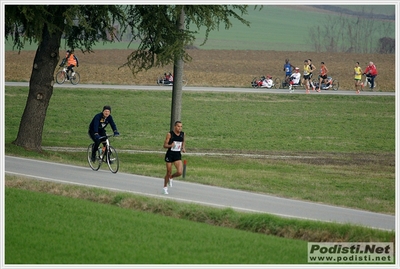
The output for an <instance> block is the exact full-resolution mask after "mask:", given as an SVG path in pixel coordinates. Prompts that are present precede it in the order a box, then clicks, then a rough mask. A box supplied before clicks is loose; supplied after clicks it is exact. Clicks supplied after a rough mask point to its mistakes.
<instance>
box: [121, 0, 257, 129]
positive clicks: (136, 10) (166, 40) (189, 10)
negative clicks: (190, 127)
mask: <svg viewBox="0 0 400 269" xmlns="http://www.w3.org/2000/svg"><path fill="white" fill-rule="evenodd" d="M247 7H248V6H247V5H184V6H181V5H160V6H158V5H155V6H140V5H135V6H129V7H128V11H127V13H128V16H129V19H128V23H129V27H130V28H131V29H136V31H132V35H133V38H132V40H141V41H142V42H141V44H140V46H139V48H138V50H136V51H134V52H132V53H131V54H130V55H129V56H128V61H127V63H125V65H124V66H128V67H129V68H130V69H131V71H132V73H134V74H135V73H137V72H140V71H142V70H148V69H150V68H152V67H160V66H164V65H168V64H174V85H173V89H172V104H171V121H170V128H171V129H173V125H174V122H175V121H176V120H181V118H180V117H181V106H182V78H183V67H184V62H187V61H190V60H191V57H190V55H189V53H188V52H187V51H186V50H185V48H186V46H187V45H190V44H192V43H193V41H194V40H195V34H196V33H197V32H196V31H192V30H191V29H190V27H191V26H193V25H195V26H196V28H197V30H200V29H201V28H202V27H204V28H205V31H206V33H205V38H204V42H203V43H202V44H201V45H203V44H205V43H206V42H207V40H208V35H209V33H210V32H211V31H214V30H218V29H219V27H220V25H221V24H223V25H224V27H225V29H229V28H231V27H232V22H231V20H232V19H236V20H238V21H240V22H241V23H243V24H245V25H247V26H249V25H250V23H249V22H248V21H247V20H245V19H243V15H244V14H247ZM255 8H256V7H255Z"/></svg>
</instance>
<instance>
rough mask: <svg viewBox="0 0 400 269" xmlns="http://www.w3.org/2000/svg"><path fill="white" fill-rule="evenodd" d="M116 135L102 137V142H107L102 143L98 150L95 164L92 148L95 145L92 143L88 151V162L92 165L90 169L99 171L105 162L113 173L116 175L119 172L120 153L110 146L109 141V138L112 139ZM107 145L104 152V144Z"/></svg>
mask: <svg viewBox="0 0 400 269" xmlns="http://www.w3.org/2000/svg"><path fill="white" fill-rule="evenodd" d="M112 136H114V135H106V136H101V137H100V140H102V139H105V141H102V142H101V143H100V145H99V148H98V149H97V150H96V159H95V161H94V162H93V161H92V148H93V146H94V143H91V144H90V145H89V146H88V149H87V160H88V163H89V165H90V167H91V168H92V169H93V170H94V171H97V170H99V169H100V166H101V164H102V163H103V162H106V163H107V165H108V168H109V169H110V171H111V172H113V173H114V174H115V173H117V172H118V169H119V158H118V153H117V151H116V150H115V148H114V147H113V146H111V145H110V141H109V140H108V138H109V137H112ZM104 142H105V143H106V145H105V147H104V151H103V143H104Z"/></svg>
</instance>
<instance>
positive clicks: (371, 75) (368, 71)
mask: <svg viewBox="0 0 400 269" xmlns="http://www.w3.org/2000/svg"><path fill="white" fill-rule="evenodd" d="M364 75H366V76H367V79H368V81H369V82H370V88H371V89H373V88H374V86H375V84H374V81H375V77H376V76H377V75H378V70H377V69H376V66H375V65H374V63H373V62H369V64H368V66H367V67H366V68H365V71H364Z"/></svg>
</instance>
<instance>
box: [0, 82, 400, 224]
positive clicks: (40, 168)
mask: <svg viewBox="0 0 400 269" xmlns="http://www.w3.org/2000/svg"><path fill="white" fill-rule="evenodd" d="M5 86H28V83H27V82H25V83H24V82H5ZM59 87H68V88H70V87H73V88H74V87H75V88H76V87H80V88H88V89H110V88H113V89H121V90H139V89H140V90H166V89H168V88H170V86H157V85H155V86H134V85H92V84H90V85H89V84H80V85H77V86H74V85H72V84H69V83H67V84H63V85H58V84H56V85H55V88H59ZM184 91H219V92H259V93H263V92H264V93H287V94H289V92H288V90H281V89H269V90H267V89H253V88H250V87H249V88H207V87H204V88H203V87H185V88H184ZM295 93H302V94H304V90H295ZM311 94H339V95H355V93H354V91H340V90H339V91H322V92H321V93H314V92H313V93H311ZM361 95H386V96H395V93H394V92H362V93H361ZM121 165H123V162H122V163H121ZM5 172H6V173H8V174H13V175H23V176H29V177H34V178H37V179H41V180H48V181H54V182H62V183H68V184H78V185H85V186H93V187H99V188H106V189H111V190H117V191H124V192H132V193H136V194H141V195H147V196H153V197H162V198H165V199H173V200H177V201H182V202H189V203H198V204H203V205H209V206H215V207H221V208H226V207H229V208H233V209H235V210H241V211H247V212H263V213H269V214H274V215H279V216H284V217H291V218H301V219H312V220H321V221H328V222H338V223H352V224H358V225H362V226H368V227H374V228H378V229H385V230H395V216H393V215H385V214H378V213H372V212H367V211H361V210H354V209H349V208H340V207H335V206H329V205H324V204H318V203H310V202H303V201H297V200H290V199H284V198H279V197H274V196H270V195H262V194H255V193H250V192H245V191H237V190H231V189H224V188H218V187H212V186H206V185H200V184H194V183H188V182H183V181H179V180H175V181H174V182H175V184H174V186H173V187H172V188H171V189H170V191H169V192H170V194H169V195H162V194H161V190H162V185H163V179H161V178H153V177H145V176H139V175H133V174H124V173H120V172H118V173H117V174H112V173H111V172H109V171H108V170H101V171H97V172H95V171H92V170H91V169H90V168H89V167H87V168H86V167H78V166H71V165H63V164H56V163H50V162H43V161H37V160H30V159H24V158H16V157H11V156H6V158H5Z"/></svg>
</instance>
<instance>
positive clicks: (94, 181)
mask: <svg viewBox="0 0 400 269" xmlns="http://www.w3.org/2000/svg"><path fill="white" fill-rule="evenodd" d="M121 165H123V161H122V162H121ZM5 173H6V174H11V175H21V176H28V177H33V178H37V179H39V180H47V181H53V182H60V183H67V184H77V185H84V186H92V187H98V188H105V189H110V190H116V191H123V192H131V193H135V194H140V195H146V196H152V197H158V198H165V199H173V200H176V201H180V202H188V203H197V204H203V205H208V206H213V207H220V208H227V207H228V208H233V209H235V210H240V211H247V212H262V213H269V214H274V215H279V216H284V217H290V218H300V219H312V220H321V221H328V222H338V223H352V224H358V225H362V226H368V227H374V228H378V229H384V230H395V217H394V216H392V215H385V214H378V213H372V212H367V211H361V210H354V209H349V208H341V207H336V206H329V205H324V204H318V203H310V202H304V201H298V200H291V199H285V198H279V197H275V196H271V195H263V194H256V193H251V192H246V191H238V190H231V189H224V188H219V187H213V186H206V185H201V184H194V183H188V182H184V181H180V180H179V179H177V180H174V184H173V186H172V187H171V188H170V190H169V195H163V194H161V191H162V186H163V179H162V178H154V177H146V176H139V175H133V174H126V173H120V172H118V173H117V174H113V173H111V172H110V171H109V170H99V171H92V170H91V168H89V166H88V167H80V166H72V165H65V164H58V163H51V162H45V161H38V160H31V159H26V158H19V157H12V156H5Z"/></svg>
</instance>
